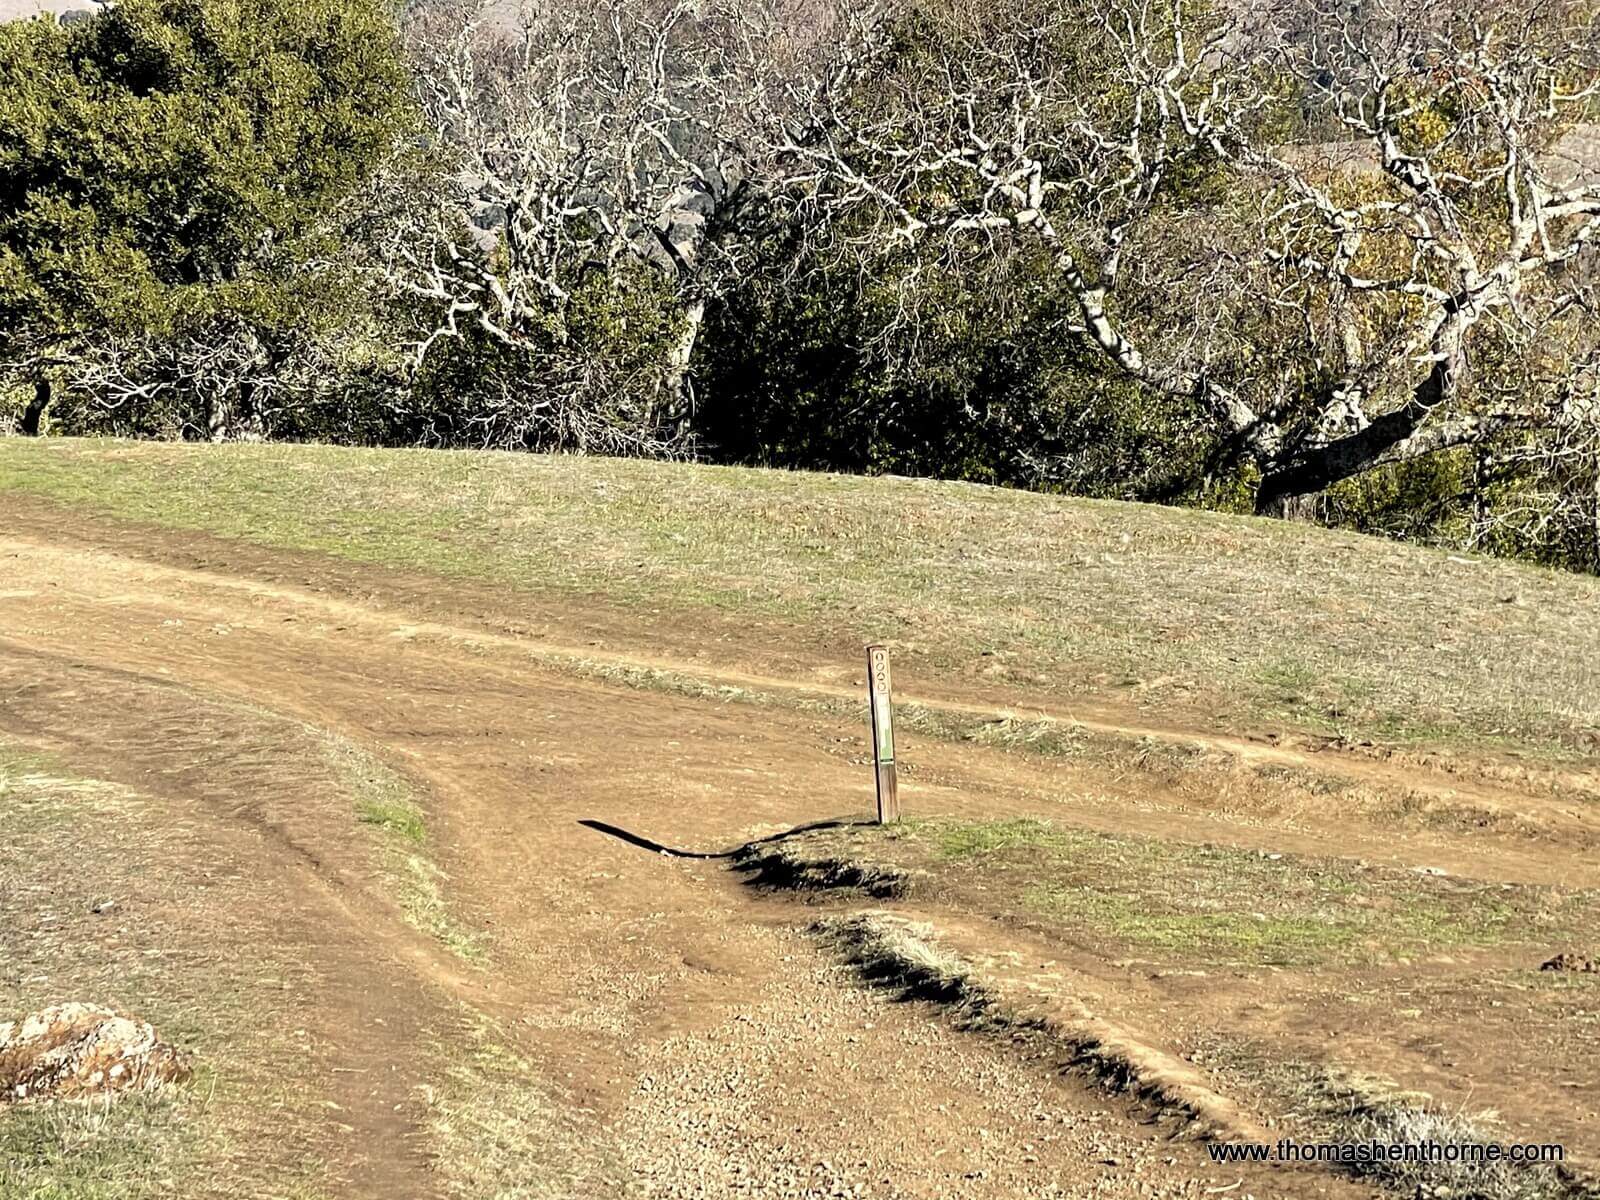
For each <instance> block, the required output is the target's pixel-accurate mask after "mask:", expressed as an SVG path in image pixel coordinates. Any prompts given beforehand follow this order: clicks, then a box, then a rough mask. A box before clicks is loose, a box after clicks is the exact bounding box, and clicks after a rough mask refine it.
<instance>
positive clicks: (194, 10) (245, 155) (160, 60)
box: [0, 0, 408, 432]
mask: <svg viewBox="0 0 1600 1200" xmlns="http://www.w3.org/2000/svg"><path fill="white" fill-rule="evenodd" d="M407 93H408V75H407V71H406V67H405V64H404V60H403V57H402V55H401V53H400V48H399V41H398V34H397V30H396V28H395V23H394V18H393V14H392V13H391V12H390V11H389V9H388V8H387V7H385V5H384V4H383V3H382V2H381V0H376V2H374V0H124V2H122V3H119V4H117V5H115V6H113V7H112V8H110V9H108V10H107V11H106V12H105V13H104V14H103V15H101V16H99V17H98V18H96V19H94V20H89V21H80V22H76V23H73V24H71V25H68V26H60V25H57V24H55V23H54V22H52V21H49V20H30V21H20V22H14V23H11V24H6V25H0V329H3V330H4V331H5V332H4V334H3V335H0V358H4V359H8V360H12V361H21V362H23V363H25V364H26V370H25V372H24V373H26V374H28V375H31V376H33V377H39V376H41V375H43V374H45V373H47V372H48V371H50V370H51V369H52V368H55V367H59V366H63V365H69V364H74V363H79V362H83V361H91V362H93V361H95V359H96V354H97V352H99V351H103V350H104V349H106V348H107V345H108V344H109V345H111V346H113V347H115V348H116V349H117V350H118V351H119V355H120V357H119V359H118V360H117V362H116V363H115V364H114V369H115V370H116V371H118V372H120V373H124V374H126V375H128V376H129V378H128V382H129V383H130V384H131V385H133V386H139V385H140V384H141V383H166V384H169V385H170V384H171V383H172V382H173V381H172V380H170V379H166V380H156V379H152V378H148V377H147V376H148V374H149V371H150V368H151V363H150V361H149V360H150V359H152V358H153V359H155V360H158V361H159V360H160V359H162V358H163V357H164V355H163V353H162V351H160V350H153V349H152V345H151V339H165V340H167V341H168V343H169V346H170V345H173V344H176V343H184V342H188V343H191V344H193V343H199V344H202V345H204V344H210V343H215V342H219V341H224V340H227V339H229V338H233V337H244V338H245V339H246V341H247V342H248V343H249V345H250V353H249V355H248V356H247V357H248V358H249V360H250V361H249V363H248V365H249V367H250V368H251V370H253V371H255V372H257V373H262V372H264V373H271V372H272V371H274V370H275V369H277V368H279V367H281V366H282V365H283V361H282V360H287V359H288V358H289V357H291V356H293V355H295V354H297V353H298V352H299V347H298V345H297V343H299V342H301V341H302V340H303V339H304V338H305V337H307V336H308V335H314V334H315V333H317V332H318V331H319V330H322V329H326V328H328V327H330V326H332V325H333V324H335V323H336V322H335V314H337V313H339V310H340V309H341V308H345V307H348V303H347V300H346V299H345V296H344V292H345V291H346V290H347V289H346V288H345V286H344V285H343V283H342V281H340V280H339V279H337V278H334V277H331V276H329V275H328V274H327V273H326V272H318V271H313V270H310V269H308V266H309V264H313V263H318V262H326V261H328V260H330V259H333V258H335V257H337V255H338V252H339V249H340V236H341V231H340V227H339V221H338V215H339V213H338V210H339V206H340V205H341V204H342V203H343V202H344V201H345V200H346V199H347V198H348V197H350V196H351V195H352V194H353V193H354V192H355V191H356V190H357V189H358V188H359V187H360V186H361V185H362V184H363V182H364V181H365V180H366V179H367V178H368V177H369V176H370V175H371V173H372V171H373V170H374V168H375V167H376V166H377V165H378V164H379V163H380V162H381V161H383V160H384V159H385V158H387V157H388V156H389V155H390V154H391V153H392V150H393V147H394V146H395V143H396V138H397V135H398V134H399V132H400V131H401V130H402V129H403V127H404V122H405V121H406V119H407V112H408V105H407ZM340 319H341V320H342V317H341V318H340ZM165 357H169V358H170V357H171V355H170V354H167V355H165ZM179 357H181V355H179ZM175 369H179V370H180V371H181V368H175ZM199 369H200V368H199V367H197V366H191V367H189V368H188V372H187V373H188V374H189V375H193V374H195V373H196V371H197V370H199ZM179 407H180V409H181V408H182V404H181V403H180V404H179ZM184 415H187V414H183V413H181V412H180V414H179V420H180V423H181V419H182V417H183V416H184ZM131 422H132V423H131V428H132V429H133V430H135V431H140V432H158V431H160V429H161V426H162V425H163V423H164V419H163V418H162V417H161V416H159V415H158V414H155V413H150V412H146V413H144V414H142V417H141V416H137V415H136V416H132V417H131Z"/></svg>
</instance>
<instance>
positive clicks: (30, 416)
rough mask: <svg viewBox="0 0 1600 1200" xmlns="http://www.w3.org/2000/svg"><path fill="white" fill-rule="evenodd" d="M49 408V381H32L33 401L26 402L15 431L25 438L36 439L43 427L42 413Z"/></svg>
mask: <svg viewBox="0 0 1600 1200" xmlns="http://www.w3.org/2000/svg"><path fill="white" fill-rule="evenodd" d="M49 407H50V381H49V380H48V379H36V380H34V382H33V399H32V400H30V401H28V407H26V408H24V409H23V410H22V420H21V421H20V422H19V423H18V425H17V431H18V432H19V433H21V434H23V435H24V436H25V437H38V436H39V433H40V430H41V428H42V427H43V425H44V411H45V409H47V408H49Z"/></svg>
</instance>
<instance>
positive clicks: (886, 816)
mask: <svg viewBox="0 0 1600 1200" xmlns="http://www.w3.org/2000/svg"><path fill="white" fill-rule="evenodd" d="M867 702H868V705H869V707H870V708H871V710H872V762H873V769H874V771H875V772H876V774H877V780H878V824H880V825H887V824H888V823H889V822H891V821H898V820H899V819H900V786H899V782H898V780H897V779H896V778H895V770H894V702H893V700H892V698H891V695H890V691H889V651H888V650H887V649H886V648H884V647H883V646H868V647H867Z"/></svg>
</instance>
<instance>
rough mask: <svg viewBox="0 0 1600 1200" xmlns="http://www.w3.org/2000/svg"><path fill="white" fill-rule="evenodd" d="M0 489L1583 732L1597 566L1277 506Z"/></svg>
mask: <svg viewBox="0 0 1600 1200" xmlns="http://www.w3.org/2000/svg"><path fill="white" fill-rule="evenodd" d="M0 493H4V494H13V495H14V494H28V495H32V496H36V497H41V498H46V499H49V500H52V501H55V502H59V503H62V504H66V505H70V506H72V507H74V508H79V509H83V510H86V511H87V510H92V511H96V512H100V513H104V514H106V515H110V516H115V517H119V518H124V519H129V520H135V521H140V522H149V523H154V524H158V525H162V526H168V527H173V528H179V529H192V530H202V531H206V532H209V533H212V534H217V535H221V536H224V537H233V538H240V539H244V540H246V541H249V542H253V543H258V544H260V545H263V546H272V547H282V548H288V549H294V550H304V551H317V552H322V553H326V554H331V555H336V556H340V557H343V558H346V559H351V560H355V561H359V562H368V563H374V564H381V565H384V566H389V567H399V568H405V569H409V570H416V571H423V572H430V573H437V574H440V575H444V576H453V577H466V578H474V579H482V580H485V581H491V582H494V583H498V584H502V585H508V586H510V587H513V588H517V589H527V590H529V591H536V592H539V593H542V594H544V595H547V596H548V595H552V594H557V595H559V594H569V595H601V596H604V597H605V598H606V599H607V600H608V601H610V602H611V603H614V604H617V605H621V606H624V607H632V608H639V609H649V610H662V609H664V610H667V612H668V614H669V615H670V614H672V613H677V614H682V613H684V612H688V613H691V614H692V613H693V612H694V611H696V610H704V609H707V608H711V609H715V610H719V611H720V612H721V613H723V614H725V615H726V614H737V615H739V616H742V617H748V618H749V619H750V620H751V621H752V622H753V623H755V624H756V625H760V624H761V623H763V622H801V623H804V624H805V625H806V626H807V628H808V631H811V632H814V633H815V634H816V635H817V636H819V637H823V638H835V639H837V640H838V641H839V643H840V644H841V645H845V644H851V643H856V644H858V643H859V642H861V641H863V640H868V639H875V640H884V641H888V642H891V643H898V644H899V645H900V646H901V648H902V652H903V653H905V654H907V655H909V656H910V657H911V658H912V660H913V661H915V662H917V663H918V665H919V666H924V665H925V666H927V667H929V668H933V667H945V668H961V669H971V668H972V666H973V664H974V663H976V662H979V661H985V662H992V663H995V664H998V665H1000V666H1001V667H1003V670H1002V671H1000V672H999V673H998V674H997V673H994V672H991V675H992V676H993V677H995V678H996V679H997V680H998V681H999V682H1002V683H1005V682H1014V683H1016V684H1017V685H1018V686H1021V687H1024V688H1025V689H1026V690H1027V691H1029V692H1031V693H1033V694H1038V693H1039V692H1041V691H1043V692H1047V693H1054V694H1068V693H1074V694H1082V693H1083V692H1085V691H1094V692H1097V693H1101V694H1106V695H1110V696H1122V697H1125V698H1128V699H1132V700H1136V701H1137V702H1139V703H1141V704H1145V705H1151V706H1156V707H1160V708H1163V709H1169V710H1171V711H1174V712H1177V713H1188V714H1191V715H1204V716H1206V717H1209V718H1213V719H1215V720H1216V721H1218V722H1222V723H1232V724H1239V723H1242V722H1251V721H1259V720H1263V719H1267V720H1278V721H1286V722H1290V723H1294V724H1298V725H1301V726H1304V727H1308V728H1313V729H1319V730H1324V731H1336V732H1340V733H1344V734H1347V735H1350V736H1356V737H1376V738H1381V739H1389V740H1421V741H1428V742H1438V743H1451V742H1453V743H1471V744H1479V743H1494V744H1502V745H1510V746H1516V747H1520V748H1524V749H1529V750H1537V751H1539V752H1540V753H1545V754H1552V755H1558V756H1561V757H1569V758H1570V757H1578V758H1585V757H1592V756H1593V754H1594V749H1595V744H1596V743H1595V739H1596V736H1597V735H1596V730H1597V729H1600V581H1597V580H1595V579H1590V578H1583V577H1577V576H1571V575H1563V574H1559V573H1553V572H1549V571H1544V570H1540V569H1537V568H1531V567H1526V566H1521V565H1517V564H1511V563H1504V562H1497V561H1493V560H1487V559H1477V558H1464V557H1462V556H1459V555H1446V554H1444V553H1442V552H1435V551H1430V550H1426V549H1420V548H1416V547H1410V546H1402V545H1396V544H1391V543H1387V542H1383V541H1377V540H1372V539H1368V538H1363V537H1359V536H1356V535H1352V534H1345V533H1338V532H1332V531H1328V530H1322V529H1315V528H1310V527H1304V526H1298V525H1290V524H1285V523H1282V522H1273V521H1264V520H1252V519H1242V518H1237V517H1226V516H1220V515H1217V514H1211V513H1203V512H1195V511H1190V510H1184V509H1168V508H1156V507H1150V506H1143V505H1131V504H1119V503H1109V502H1096V501H1087V500H1073V499H1061V498H1056V497H1046V496H1036V495H1030V494H1027V493H1020V492H1011V491H1001V490H995V489H989V488H983V487H977V486H973V485H966V484H947V483H929V482H921V481H910V480H902V479H860V478H853V477H841V476H832V475H809V474H794V473H784V472H774V471H754V470H739V469H730V468H713V467H700V466H682V465H672V464H659V463H645V462H620V461H606V460H593V459H574V458H541V457H532V456H522V455H510V454H493V453H481V454H480V453H463V452H426V451H371V450H343V449H334V448H327V447H316V446H244V445H234V446H215V447H213V446H193V445H182V446H180V445H164V444H128V443H120V442H84V441H66V440H45V441H23V440H9V441H4V442H0ZM4 505H5V500H4V499H3V497H0V512H3V508H4ZM650 619H652V620H657V621H659V620H661V619H663V618H662V616H661V615H660V614H659V613H656V614H655V615H654V616H653V617H651V618H650ZM641 620H644V617H643V615H642V616H641Z"/></svg>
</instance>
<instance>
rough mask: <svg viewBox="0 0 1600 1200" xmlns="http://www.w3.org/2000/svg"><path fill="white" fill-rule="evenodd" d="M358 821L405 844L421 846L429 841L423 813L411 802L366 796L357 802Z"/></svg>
mask: <svg viewBox="0 0 1600 1200" xmlns="http://www.w3.org/2000/svg"><path fill="white" fill-rule="evenodd" d="M356 813H357V820H359V821H360V822H361V823H362V824H363V825H376V826H377V827H378V828H379V829H382V830H383V831H384V832H385V833H390V834H393V835H394V836H395V837H397V838H399V839H400V840H401V841H403V842H410V843H411V844H412V845H413V846H420V845H422V843H423V842H425V841H427V839H428V830H427V827H426V826H425V825H424V824H423V823H422V813H421V811H420V810H418V808H417V807H416V805H414V804H412V803H410V802H409V801H396V800H382V799H375V798H373V797H370V796H364V797H362V798H361V799H359V800H357V801H356Z"/></svg>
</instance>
